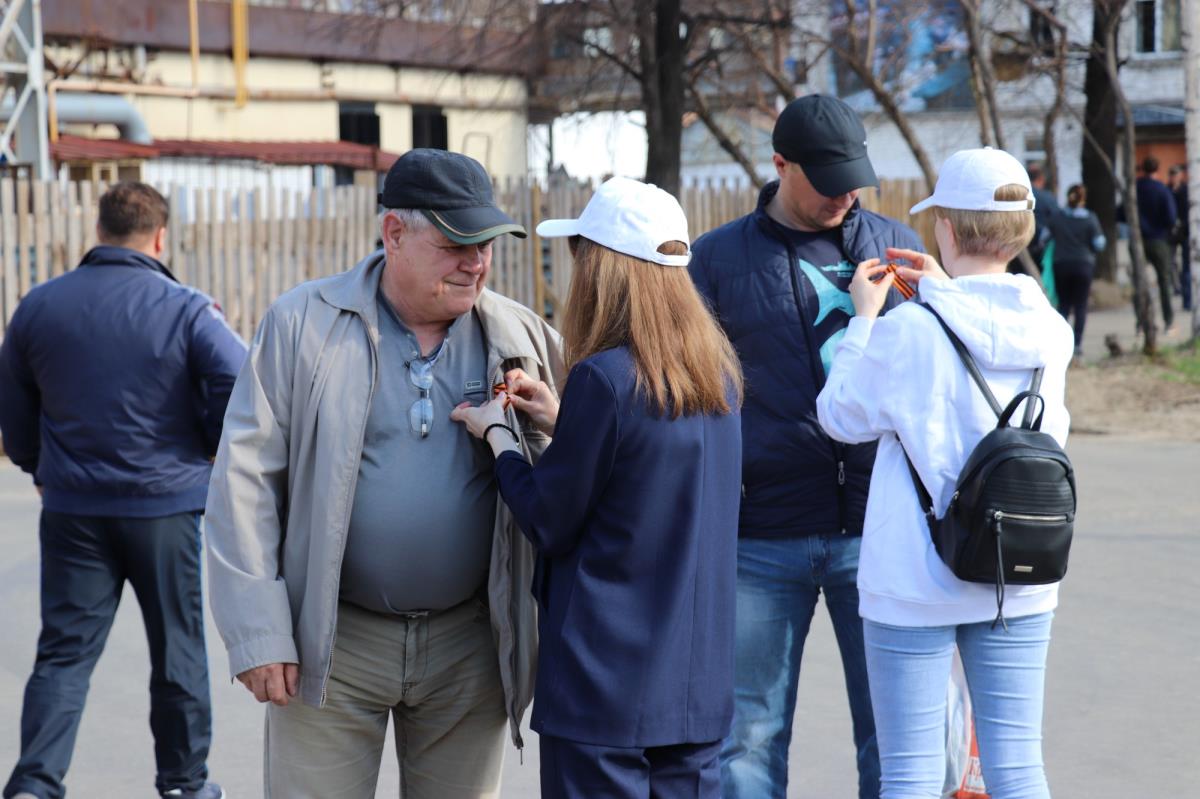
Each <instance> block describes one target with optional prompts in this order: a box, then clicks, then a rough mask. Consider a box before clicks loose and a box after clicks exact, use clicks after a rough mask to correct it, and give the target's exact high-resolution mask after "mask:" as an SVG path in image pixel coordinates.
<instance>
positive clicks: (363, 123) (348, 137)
mask: <svg viewBox="0 0 1200 799" xmlns="http://www.w3.org/2000/svg"><path fill="white" fill-rule="evenodd" d="M338 138H339V139H341V140H342V141H352V142H354V143H355V144H369V145H371V146H372V147H378V146H379V114H376V113H375V104H374V103H339V104H338Z"/></svg>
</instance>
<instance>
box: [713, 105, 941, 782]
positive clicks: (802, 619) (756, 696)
mask: <svg viewBox="0 0 1200 799" xmlns="http://www.w3.org/2000/svg"><path fill="white" fill-rule="evenodd" d="M866 138H867V137H866V131H865V130H864V129H863V125H862V122H861V121H859V119H858V116H857V115H856V114H855V113H854V112H853V111H852V110H851V109H850V107H849V106H847V105H846V104H845V103H843V102H842V101H840V100H838V99H836V98H833V97H826V96H823V95H809V96H806V97H801V98H799V99H797V100H794V101H792V102H791V103H790V104H789V105H788V106H787V108H785V109H784V110H783V112H782V113H781V114H780V115H779V119H778V120H777V121H776V123H775V131H774V135H773V141H774V146H775V155H774V157H773V162H774V165H775V170H776V172H777V173H778V175H779V180H778V181H775V182H773V183H770V184H768V185H767V186H766V187H764V188H763V190H762V194H761V195H760V196H759V201H758V207H757V208H756V209H755V210H754V211H753V212H752V213H750V214H748V215H746V216H744V217H742V218H740V219H736V220H734V221H733V222H730V223H729V224H727V225H724V226H723V227H720V228H718V229H716V230H714V231H712V232H710V233H708V234H707V235H705V236H703V237H701V238H700V239H699V241H697V242H696V244H695V247H694V249H693V256H692V261H691V266H690V267H689V268H690V269H691V273H692V278H693V280H694V281H695V282H696V286H697V288H699V290H700V292H701V294H703V295H704V296H705V297H707V299H708V300H709V302H710V303H711V305H712V308H713V311H714V313H715V314H716V315H717V317H718V320H719V321H720V323H721V325H722V326H723V327H724V328H725V332H726V333H727V334H728V336H729V339H730V340H731V341H732V342H733V345H734V347H735V348H736V349H737V352H738V356H739V357H740V358H741V359H742V368H743V369H744V371H745V377H746V399H745V404H744V405H743V407H742V453H743V454H742V463H743V466H742V506H741V515H740V519H739V531H738V532H739V541H738V580H737V621H736V659H735V664H734V682H735V705H734V719H733V732H732V733H731V734H730V736H729V738H728V739H727V740H726V742H725V747H724V751H723V752H722V755H721V761H722V784H723V789H724V792H725V796H726V797H731V798H732V797H737V798H738V799H759V797H766V796H784V795H785V794H786V792H787V763H788V744H789V743H790V741H791V733H792V716H793V714H794V712H795V706H796V684H797V679H798V678H799V673H800V656H801V653H802V652H803V648H804V640H805V637H806V636H807V635H808V629H809V624H810V622H811V621H812V616H813V612H814V610H815V608H816V604H817V598H818V596H819V595H820V594H821V593H822V592H823V593H824V594H825V603H826V605H827V606H828V608H829V614H830V617H831V618H832V620H833V629H834V633H835V634H836V635H837V640H838V646H839V648H840V650H841V654H842V666H843V669H844V671H845V677H846V688H847V692H848V693H849V697H850V712H851V716H852V718H853V722H854V745H855V750H856V753H857V762H858V774H859V790H858V795H859V797H860V799H866V797H872V798H874V797H878V795H879V754H878V748H877V747H876V745H875V723H874V720H873V718H872V714H871V700H870V693H869V689H868V687H867V671H866V663H865V660H864V652H863V637H862V622H861V620H860V619H859V616H858V589H857V587H856V583H855V581H856V578H857V573H858V550H859V542H860V541H861V536H862V524H863V516H864V513H865V509H866V500H867V486H868V484H869V482H870V479H871V468H872V465H873V464H874V461H875V445H874V444H867V445H856V446H847V445H844V444H840V443H837V442H835V441H833V440H832V439H830V438H829V437H828V436H826V435H825V433H824V432H823V431H822V430H821V428H820V425H819V424H818V423H817V412H816V398H817V394H818V393H819V392H820V390H821V387H822V386H823V385H824V383H825V375H826V374H827V372H828V370H829V365H830V363H831V362H832V359H833V353H834V351H835V350H836V349H837V345H838V342H839V341H840V340H841V338H842V335H843V334H844V333H845V330H846V325H847V324H848V323H849V321H850V317H851V316H852V315H853V313H854V306H853V304H852V303H851V301H850V294H849V286H850V279H851V278H852V277H853V276H854V270H855V268H856V267H857V265H858V263H859V262H860V261H864V260H866V259H868V258H886V257H887V256H886V248H888V247H902V248H910V249H917V250H920V249H923V248H922V247H921V243H920V239H919V238H918V237H917V235H916V234H915V233H914V232H913V231H912V230H911V229H909V228H907V227H905V226H904V225H902V224H900V223H898V222H895V221H893V220H890V219H887V218H885V217H883V216H880V215H879V214H875V213H872V212H870V211H866V210H864V209H863V208H861V207H860V206H859V203H858V194H859V190H860V189H861V188H863V187H865V186H875V185H878V181H877V179H876V177H875V172H874V170H873V169H872V168H871V162H870V160H869V159H868V158H867V148H866V144H867V142H866ZM900 299H901V298H900V295H899V294H898V293H897V292H896V291H895V290H894V289H893V290H892V291H891V296H890V297H889V307H891V306H892V305H894V304H895V303H897V302H899V301H900Z"/></svg>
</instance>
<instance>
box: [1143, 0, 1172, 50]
mask: <svg viewBox="0 0 1200 799" xmlns="http://www.w3.org/2000/svg"><path fill="white" fill-rule="evenodd" d="M1180 4H1181V0H1137V2H1136V3H1135V4H1134V16H1135V22H1136V26H1135V31H1134V36H1135V41H1134V50H1135V51H1136V52H1139V53H1172V52H1178V51H1179V50H1181V49H1182V47H1183V41H1182V38H1181V30H1180V13H1181V10H1180Z"/></svg>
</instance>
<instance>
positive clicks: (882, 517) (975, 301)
mask: <svg viewBox="0 0 1200 799" xmlns="http://www.w3.org/2000/svg"><path fill="white" fill-rule="evenodd" d="M919 291H920V297H921V299H922V300H923V301H924V302H925V303H926V304H928V305H930V306H932V307H933V308H934V309H936V310H937V312H938V313H939V314H941V316H942V318H943V319H945V320H946V324H947V325H949V326H950V328H951V329H952V330H953V331H954V332H955V333H957V334H958V337H959V338H961V339H962V341H963V343H964V344H966V346H967V349H968V351H970V353H971V355H972V357H974V359H975V362H976V363H977V364H978V365H979V368H980V371H981V372H982V373H983V376H984V378H985V379H986V380H987V382H988V385H989V386H990V387H991V389H992V393H993V394H995V395H996V399H997V400H998V401H999V402H1000V405H1001V406H1005V405H1007V404H1008V402H1009V400H1011V399H1012V397H1013V396H1015V395H1016V394H1017V392H1019V391H1022V390H1024V389H1026V388H1028V387H1029V382H1030V380H1031V379H1032V377H1033V370H1034V369H1035V368H1037V367H1039V366H1044V367H1045V373H1044V375H1043V377H1042V386H1041V395H1042V397H1044V398H1045V400H1046V410H1045V416H1044V418H1043V421H1042V428H1041V429H1042V431H1043V432H1045V433H1048V434H1050V435H1051V436H1053V437H1054V439H1055V440H1056V441H1057V442H1058V443H1059V444H1060V445H1062V444H1065V443H1066V439H1067V429H1068V427H1069V426H1070V416H1069V415H1068V413H1067V409H1066V406H1065V405H1064V404H1063V394H1064V391H1065V387H1066V372H1067V366H1068V364H1069V363H1070V360H1071V356H1072V353H1073V351H1074V338H1073V335H1072V332H1071V328H1070V326H1069V325H1068V324H1067V323H1066V322H1065V321H1064V320H1063V318H1062V317H1061V316H1060V315H1059V314H1058V312H1056V311H1055V310H1054V309H1053V308H1052V307H1051V306H1050V303H1049V302H1048V301H1047V300H1046V297H1045V295H1044V294H1043V293H1042V290H1041V288H1040V287H1039V286H1038V285H1037V283H1035V282H1034V280H1033V279H1032V278H1030V277H1028V276H1026V275H1008V274H1000V275H978V276H970V277H960V278H957V279H955V280H936V279H925V280H922V281H921V282H920V284H919ZM1023 411H1024V407H1023V406H1022V408H1021V409H1019V412H1018V414H1017V418H1018V419H1019V418H1020V415H1021V413H1022V412H1023ZM817 416H818V418H819V419H820V422H821V426H822V427H823V428H825V431H826V432H827V433H828V434H829V435H830V436H832V437H833V438H835V439H837V440H838V441H844V442H846V443H851V444H857V443H863V442H867V441H874V440H876V439H878V440H879V450H878V454H877V455H876V458H875V469H874V471H873V472H872V473H871V490H870V494H869V495H868V499H867V515H866V521H865V523H864V526H863V540H862V551H861V555H860V557H859V565H858V590H859V614H860V615H861V616H862V617H863V618H865V619H870V620H871V621H874V622H878V623H881V624H891V625H895V626H902V627H931V626H943V625H956V624H970V623H974V622H980V621H991V620H992V619H994V618H995V616H996V592H995V587H994V586H992V585H989V584H983V583H967V582H963V581H962V580H959V579H958V578H957V577H955V576H954V574H953V573H952V572H951V571H950V569H949V568H948V567H947V566H946V565H945V564H944V563H942V560H941V558H940V557H939V556H938V554H937V550H935V549H934V546H933V541H932V540H931V539H930V536H929V528H928V526H927V525H926V523H925V517H924V514H923V513H922V511H921V506H920V501H919V500H918V499H917V492H916V489H915V487H914V486H913V482H912V476H911V475H910V473H909V471H908V466H907V464H906V463H905V461H904V450H907V452H908V455H909V457H910V458H911V459H912V462H913V465H914V466H915V467H916V469H917V472H918V473H919V474H920V476H921V479H922V480H923V481H924V483H925V486H926V488H927V489H928V490H929V493H930V496H932V497H933V502H934V510H935V511H936V513H937V515H938V517H939V518H940V517H942V516H943V515H944V514H945V512H946V506H947V505H948V504H949V503H950V497H951V496H952V495H953V493H954V486H955V483H956V482H957V480H958V475H959V472H960V471H961V470H962V466H963V464H964V463H965V462H966V459H967V456H968V455H970V453H971V450H972V449H974V448H975V445H976V444H978V443H979V441H980V439H982V438H983V436H984V435H985V434H986V433H987V432H988V431H990V430H992V429H993V428H995V426H996V415H995V413H993V412H992V410H991V407H990V406H989V405H988V403H987V400H986V399H985V398H984V396H983V393H982V392H981V391H980V390H979V387H978V386H977V385H976V384H975V382H974V381H973V380H971V377H970V375H968V374H967V370H966V369H965V368H964V366H963V364H962V362H961V361H960V360H959V357H958V355H957V354H956V353H955V351H954V348H953V346H952V345H951V344H950V340H949V339H948V338H947V337H946V334H945V332H944V331H943V330H942V328H941V326H940V325H939V324H938V322H937V319H935V318H934V316H933V314H931V313H929V311H927V310H926V309H924V308H920V307H917V305H916V304H915V303H911V302H910V303H905V304H903V305H901V306H899V307H898V308H895V309H893V310H892V311H889V312H888V314H887V315H886V316H884V317H882V318H880V319H878V320H870V319H863V318H859V317H856V318H854V319H852V320H850V324H849V326H848V327H847V328H846V334H845V337H844V338H843V339H842V342H841V344H840V346H839V348H838V351H837V355H836V357H835V358H834V361H833V366H832V368H831V370H830V374H829V377H828V380H827V381H826V383H825V388H824V389H823V390H822V391H821V393H820V395H819V396H818V397H817ZM897 437H899V440H897ZM900 441H903V442H904V450H902V449H901V447H900ZM1057 603H1058V584H1057V583H1055V584H1051V585H1023V586H1016V585H1010V586H1008V587H1007V588H1006V590H1005V598H1004V615H1005V616H1006V617H1008V618H1016V617H1019V616H1027V615H1031V614H1034V613H1042V612H1045V611H1049V610H1053V609H1054V607H1055V606H1056V604H1057Z"/></svg>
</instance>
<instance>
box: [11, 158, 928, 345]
mask: <svg viewBox="0 0 1200 799" xmlns="http://www.w3.org/2000/svg"><path fill="white" fill-rule="evenodd" d="M160 188H161V189H162V190H163V192H164V194H166V195H167V197H168V198H169V200H170V201H171V207H172V214H171V221H170V227H169V229H168V235H167V247H168V253H167V254H166V256H165V260H166V261H167V263H168V265H169V266H170V267H171V269H172V271H173V272H174V273H175V275H176V276H177V277H178V278H179V279H180V280H181V281H183V282H184V283H187V284H190V285H193V286H196V287H197V288H199V289H200V290H201V291H204V292H205V293H207V294H209V295H211V296H212V297H213V298H215V299H216V301H217V302H218V303H220V305H221V306H222V308H224V310H225V312H226V315H227V316H228V318H229V321H230V324H231V325H233V327H234V328H235V329H236V330H238V332H239V333H241V334H242V336H243V337H245V338H247V339H249V337H250V336H251V335H252V334H253V331H254V328H255V326H256V325H257V324H258V321H259V320H260V319H261V318H262V316H263V313H264V311H265V310H266V308H267V306H268V305H269V304H270V303H271V302H272V301H273V300H274V299H275V298H276V297H277V296H279V295H280V294H281V293H283V292H284V291H286V290H287V289H289V288H291V287H292V286H295V285H297V284H298V283H301V282H303V281H305V280H311V279H313V278H317V277H322V276H325V275H330V274H334V273H336V272H341V271H344V270H346V269H348V268H350V267H351V266H353V265H354V264H355V263H357V262H358V261H359V260H360V259H361V258H362V257H364V256H365V255H367V254H368V253H370V252H371V251H372V249H373V248H374V247H375V243H376V241H377V232H376V205H375V197H374V192H373V191H372V190H371V189H370V188H367V187H363V186H340V187H337V188H324V189H313V190H311V191H305V192H295V191H267V190H261V189H260V190H237V189H222V190H214V189H190V188H187V187H180V186H167V187H160ZM592 188H593V187H592V186H591V185H589V184H570V185H555V186H553V187H550V188H545V187H543V186H542V185H540V184H538V183H536V182H526V181H505V182H501V183H500V184H499V185H498V186H497V191H496V199H497V202H498V203H499V204H500V205H501V206H502V207H504V209H505V210H506V211H508V212H509V213H510V214H511V215H512V216H513V217H514V218H515V219H517V220H518V221H519V222H521V223H522V224H524V225H525V226H526V227H527V228H528V230H529V233H530V235H529V237H528V238H526V239H517V238H515V237H513V236H503V237H501V238H500V239H498V240H497V242H496V246H495V248H494V254H493V266H492V273H491V276H490V277H489V283H488V285H489V286H490V287H491V288H493V289H495V290H496V291H498V292H500V293H502V294H505V295H507V296H509V297H512V298H513V299H515V300H517V301H518V302H521V303H524V304H525V305H528V306H530V307H531V308H534V309H536V310H538V311H539V312H540V313H543V314H544V315H547V316H550V317H553V316H554V315H555V310H556V309H558V308H560V305H561V302H562V300H564V299H565V298H566V288H567V285H568V284H569V282H570V277H571V258H570V253H569V252H568V249H567V243H566V241H565V240H563V239H552V240H549V241H547V242H544V243H543V242H542V241H540V240H539V239H538V237H537V235H536V234H535V233H534V228H535V227H536V226H537V223H538V222H539V221H541V220H542V219H546V218H563V217H573V216H576V215H578V213H579V212H580V211H581V210H582V209H583V207H584V205H585V204H586V203H587V200H588V198H589V197H590V196H591V192H592ZM104 189H105V186H104V184H102V183H90V182H83V183H61V182H53V183H47V182H31V181H27V180H23V179H16V180H14V179H13V178H4V179H2V180H0V283H2V288H0V322H2V323H3V325H2V326H7V324H8V321H9V320H10V319H11V318H12V315H13V312H14V311H15V309H16V307H17V303H19V302H20V299H21V298H22V297H24V296H25V294H26V293H28V291H29V290H30V288H31V287H32V286H34V285H36V284H37V283H40V282H42V281H45V280H48V279H50V278H53V277H56V276H58V275H61V274H63V273H64V272H65V271H67V270H68V269H72V268H74V266H75V265H76V264H78V263H79V261H80V259H81V258H82V256H83V254H84V253H85V252H86V251H87V250H88V249H89V248H90V247H92V246H94V245H95V243H96V233H95V227H96V214H97V200H98V198H99V196H100V194H101V193H102V192H103V191H104ZM682 195H683V196H682V204H683V206H684V209H685V211H686V212H687V215H688V220H689V227H690V228H691V231H692V236H693V238H695V237H697V236H699V235H700V234H702V233H704V232H706V231H708V230H711V229H713V228H715V227H717V226H719V225H721V224H724V223H725V222H728V221H730V220H732V219H734V218H736V217H738V216H741V215H742V214H745V213H747V212H749V211H750V210H752V209H753V208H754V204H755V201H756V198H757V192H756V191H755V190H753V189H749V188H740V187H733V186H725V185H704V186H699V187H695V188H690V189H685V190H684V191H683V192H682ZM923 196H924V191H923V185H922V184H920V183H919V182H916V181H884V183H883V186H882V187H881V189H880V190H879V191H878V192H876V191H874V190H867V191H864V192H863V194H862V195H861V197H862V202H863V205H864V206H866V207H868V208H872V209H874V210H878V211H880V212H881V213H884V214H886V215H887V216H891V217H893V218H897V219H900V220H903V221H908V208H909V207H910V206H911V205H912V204H913V203H915V202H916V201H917V200H919V199H920V198H921V197H923ZM928 217H929V215H928V214H926V215H924V217H923V218H918V219H917V220H916V221H918V222H919V223H920V224H919V225H916V227H917V230H918V232H919V233H921V234H922V237H923V238H924V239H925V241H926V242H927V243H928V244H929V245H930V246H932V244H933V236H932V229H931V227H930V225H931V220H930V219H929V218H928ZM2 326H0V329H2Z"/></svg>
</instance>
